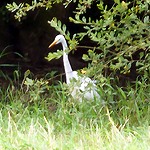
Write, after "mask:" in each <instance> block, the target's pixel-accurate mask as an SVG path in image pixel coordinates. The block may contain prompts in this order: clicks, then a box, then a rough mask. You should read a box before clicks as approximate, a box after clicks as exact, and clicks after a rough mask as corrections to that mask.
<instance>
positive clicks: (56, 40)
mask: <svg viewBox="0 0 150 150" xmlns="http://www.w3.org/2000/svg"><path fill="white" fill-rule="evenodd" d="M64 39H65V38H64V36H63V35H61V34H59V35H57V36H56V37H55V40H54V41H53V42H52V43H51V44H50V45H49V48H50V47H52V46H54V45H56V44H59V43H63V41H64Z"/></svg>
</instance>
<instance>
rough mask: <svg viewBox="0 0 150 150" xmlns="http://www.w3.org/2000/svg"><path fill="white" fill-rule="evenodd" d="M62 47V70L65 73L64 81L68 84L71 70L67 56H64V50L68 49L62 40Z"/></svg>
mask: <svg viewBox="0 0 150 150" xmlns="http://www.w3.org/2000/svg"><path fill="white" fill-rule="evenodd" d="M62 46H63V64H64V69H65V73H66V80H67V82H69V81H68V80H69V78H70V76H69V73H71V72H72V68H71V65H70V62H69V59H68V55H67V54H66V52H65V50H66V49H67V48H68V46H67V43H66V41H65V40H64V41H63V43H62Z"/></svg>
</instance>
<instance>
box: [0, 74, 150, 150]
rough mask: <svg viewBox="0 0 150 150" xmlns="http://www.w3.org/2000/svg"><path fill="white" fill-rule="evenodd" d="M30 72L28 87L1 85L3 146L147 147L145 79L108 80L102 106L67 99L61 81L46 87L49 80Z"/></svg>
mask: <svg viewBox="0 0 150 150" xmlns="http://www.w3.org/2000/svg"><path fill="white" fill-rule="evenodd" d="M28 75H29V71H28V72H26V74H25V77H26V80H25V81H26V82H25V84H26V85H29V88H28V91H24V90H22V89H17V88H15V87H11V86H10V87H8V88H7V89H3V88H0V99H1V101H0V106H1V109H0V126H1V132H0V148H1V149H18V148H20V149H60V148H62V149H80V148H81V149H89V148H90V149H108V150H109V149H114V150H115V149H121V148H122V147H124V149H142V150H143V149H144V150H147V149H149V132H150V129H149V121H150V105H149V104H150V85H148V84H147V83H146V82H145V80H144V79H143V80H142V81H141V82H140V81H137V82H136V87H135V88H133V87H132V86H131V85H130V84H129V85H128V87H127V89H126V90H123V89H122V88H120V87H118V86H116V87H112V86H111V85H110V83H109V82H107V85H108V86H107V88H106V87H103V88H102V89H99V90H101V91H102V97H103V99H104V100H105V103H104V104H100V103H98V102H97V101H93V102H89V101H85V102H82V103H79V102H77V101H74V100H72V99H69V97H68V96H67V95H66V91H64V89H62V85H61V84H59V85H57V86H54V85H51V86H49V88H51V87H52V86H53V88H51V89H50V90H48V91H47V90H46V88H47V87H48V85H47V81H45V80H44V79H42V80H30V78H27V76H28ZM107 81H109V80H107ZM105 88H106V89H105ZM41 91H42V92H41ZM120 139H121V140H120ZM39 143H40V144H39Z"/></svg>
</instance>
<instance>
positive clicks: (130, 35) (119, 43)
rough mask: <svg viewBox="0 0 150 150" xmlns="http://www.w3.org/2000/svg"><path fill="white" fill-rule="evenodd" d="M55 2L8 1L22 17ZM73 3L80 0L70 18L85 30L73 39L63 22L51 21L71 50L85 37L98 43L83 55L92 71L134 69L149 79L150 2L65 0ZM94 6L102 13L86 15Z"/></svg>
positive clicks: (10, 8)
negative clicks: (106, 2) (25, 2)
mask: <svg viewBox="0 0 150 150" xmlns="http://www.w3.org/2000/svg"><path fill="white" fill-rule="evenodd" d="M56 2H57V3H61V1H39V2H36V1H33V2H32V5H31V6H30V5H28V4H24V3H21V4H19V5H16V3H13V4H8V5H7V8H8V9H9V10H10V11H12V12H14V11H16V14H15V16H16V18H18V19H19V20H20V18H21V17H22V16H24V15H26V13H25V12H27V11H29V10H34V9H35V7H45V8H46V9H48V8H51V7H52V5H53V4H54V3H56ZM70 3H78V5H77V7H76V11H75V12H74V13H75V17H74V18H73V17H70V18H69V19H70V21H71V22H73V23H75V24H80V25H81V27H83V32H80V33H76V34H74V36H73V38H72V40H71V38H70V33H69V32H68V31H67V28H66V26H65V25H64V24H62V23H61V21H59V20H57V19H56V18H54V19H52V20H51V21H49V22H48V23H49V24H50V25H51V26H52V27H54V28H55V29H56V30H57V31H59V32H60V33H62V34H64V35H65V37H66V39H67V40H68V41H69V46H70V47H69V48H70V49H71V50H72V49H75V47H76V46H77V45H78V43H79V41H81V40H84V37H89V39H90V41H91V42H94V43H95V46H94V47H93V48H90V49H89V51H88V55H87V54H84V55H83V59H84V60H85V61H91V62H92V63H91V65H90V67H92V68H93V69H91V70H95V69H96V71H97V72H99V69H98V68H100V70H101V72H105V71H106V70H110V71H111V72H113V73H114V74H116V73H119V74H130V72H131V73H132V69H134V70H135V72H136V73H137V75H144V76H145V78H148V75H149V72H150V65H149V64H150V54H149V49H150V38H149V34H150V23H149V5H150V2H149V1H148V0H147V1H143V0H142V1H141V0H138V1H134V2H128V3H127V2H124V1H120V0H114V5H113V6H112V7H111V8H108V7H107V5H106V4H104V1H102V0H99V1H91V0H88V1H85V0H82V1H79V2H77V1H76V0H74V1H66V2H64V5H65V6H66V7H67V6H68V5H69V4H70ZM93 5H96V9H97V10H98V11H99V12H100V16H99V17H97V18H96V19H95V18H92V16H91V17H90V16H88V15H87V14H86V12H87V11H88V10H89V9H92V7H93ZM18 13H19V14H18ZM86 46H87V45H86ZM57 54H58V55H57ZM91 54H92V55H91ZM61 55H62V53H59V51H58V53H54V54H52V53H50V54H49V56H48V60H51V59H53V58H56V57H57V58H59V57H60V56H61ZM133 64H135V67H134V68H132V66H133ZM95 66H97V67H95Z"/></svg>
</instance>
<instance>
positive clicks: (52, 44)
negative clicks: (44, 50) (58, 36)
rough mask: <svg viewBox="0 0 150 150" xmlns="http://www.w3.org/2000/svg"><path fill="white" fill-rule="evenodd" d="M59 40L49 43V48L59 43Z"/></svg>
mask: <svg viewBox="0 0 150 150" xmlns="http://www.w3.org/2000/svg"><path fill="white" fill-rule="evenodd" d="M57 42H58V41H57V40H55V41H54V42H53V43H51V44H50V45H49V47H48V48H51V47H52V46H54V45H56V43H57Z"/></svg>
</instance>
